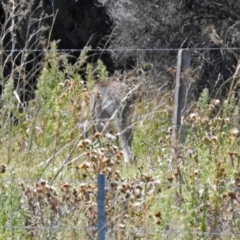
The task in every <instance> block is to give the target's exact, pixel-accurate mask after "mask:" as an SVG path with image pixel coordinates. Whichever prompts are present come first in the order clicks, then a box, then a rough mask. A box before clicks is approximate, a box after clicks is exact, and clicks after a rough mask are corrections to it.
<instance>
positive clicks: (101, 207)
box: [97, 174, 106, 240]
mask: <svg viewBox="0 0 240 240" xmlns="http://www.w3.org/2000/svg"><path fill="white" fill-rule="evenodd" d="M104 188H105V177H104V175H102V174H98V194H97V205H98V240H105V230H106V227H105V224H106V223H105V189H104Z"/></svg>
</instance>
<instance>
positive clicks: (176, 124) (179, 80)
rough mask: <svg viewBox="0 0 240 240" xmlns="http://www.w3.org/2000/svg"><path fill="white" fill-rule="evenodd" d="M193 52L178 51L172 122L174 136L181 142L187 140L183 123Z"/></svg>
mask: <svg viewBox="0 0 240 240" xmlns="http://www.w3.org/2000/svg"><path fill="white" fill-rule="evenodd" d="M190 62H191V52H190V50H185V49H184V50H183V49H180V50H179V51H178V62H177V73H176V86H175V97H174V111H173V122H172V129H173V131H172V138H173V139H174V140H178V141H180V142H181V143H184V141H185V126H184V125H182V117H183V116H184V115H185V113H186V110H187V96H188V89H189V81H188V77H187V73H186V70H187V69H188V68H190Z"/></svg>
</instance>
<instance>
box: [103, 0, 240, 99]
mask: <svg viewBox="0 0 240 240" xmlns="http://www.w3.org/2000/svg"><path fill="white" fill-rule="evenodd" d="M101 2H102V3H103V4H104V6H106V7H107V9H108V11H109V13H110V15H111V17H112V19H113V21H114V23H115V28H114V32H113V39H112V41H111V48H121V49H135V48H139V49H148V48H156V49H159V48H160V49H166V48H171V49H178V48H192V49H193V55H192V56H193V58H192V67H193V68H194V70H195V71H196V73H198V81H197V82H196V83H195V93H199V92H201V91H202V89H203V88H204V87H208V88H209V89H210V92H211V94H212V96H215V94H216V92H217V89H218V88H219V87H220V86H221V85H222V84H223V82H224V81H226V79H228V78H229V77H230V76H232V74H233V73H234V71H235V69H234V68H235V66H236V63H237V60H238V54H239V53H238V52H237V51H235V50H234V51H231V50H225V49H226V48H229V47H239V37H240V32H239V22H238V20H239V18H240V17H239V16H240V15H239V12H240V1H239V0H230V1H225V0H217V1H214V0H206V1H204V0H203V1H202V0H201V1H200V0H183V1H177V0H169V1H160V0H149V1H144V0H130V1H127V0H123V1H110V0H101ZM213 35H215V36H217V37H219V41H217V40H216V39H215V40H214V38H213V37H214V36H213ZM196 48H198V49H197V50H196ZM199 48H211V49H212V50H207V49H202V50H200V49H199ZM215 48H217V49H218V50H217V49H215ZM194 49H195V50H194ZM219 49H220V50H219ZM112 56H113V57H114V59H115V61H116V62H117V64H118V65H120V66H125V67H128V66H127V65H128V62H129V60H131V61H133V62H134V63H135V64H139V63H141V62H150V63H152V64H153V65H154V69H156V72H155V73H154V76H155V81H156V82H159V83H160V85H161V84H163V83H165V82H166V81H167V82H170V83H171V81H172V80H173V78H172V77H171V76H169V74H167V73H166V69H168V68H169V67H170V68H173V67H174V66H175V65H176V56H177V50H172V51H126V50H124V51H116V52H113V54H112ZM222 89H223V91H222V92H220V94H224V93H225V92H226V89H225V90H224V88H222ZM194 95H195V96H197V95H196V94H194Z"/></svg>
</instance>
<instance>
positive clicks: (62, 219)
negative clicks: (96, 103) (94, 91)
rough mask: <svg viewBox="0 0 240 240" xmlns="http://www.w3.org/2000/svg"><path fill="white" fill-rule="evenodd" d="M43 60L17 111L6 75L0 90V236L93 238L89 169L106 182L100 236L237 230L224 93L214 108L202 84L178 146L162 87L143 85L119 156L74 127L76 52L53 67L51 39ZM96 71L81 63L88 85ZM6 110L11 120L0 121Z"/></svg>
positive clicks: (210, 235) (232, 110) (229, 105)
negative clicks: (146, 96)
mask: <svg viewBox="0 0 240 240" xmlns="http://www.w3.org/2000/svg"><path fill="white" fill-rule="evenodd" d="M47 59H48V60H49V63H50V64H48V63H46V65H45V66H44V69H43V71H42V74H41V76H40V77H39V81H38V91H37V93H36V99H35V100H33V101H31V102H30V103H29V105H28V106H27V107H26V108H25V109H24V111H23V112H22V113H18V112H17V110H16V106H15V104H14V101H15V99H14V96H13V95H12V92H11V91H10V90H9V89H11V86H12V85H11V84H12V83H11V81H10V82H9V86H8V88H6V91H5V93H4V97H3V102H2V105H3V106H4V107H3V109H2V110H1V119H0V120H1V121H0V122H1V126H2V128H1V129H0V134H1V139H0V144H1V147H0V156H1V158H0V170H1V171H0V172H1V173H0V203H1V206H2V207H1V210H0V212H1V214H0V223H1V224H0V225H1V227H0V239H95V238H96V230H94V229H93V227H95V224H96V220H97V209H96V191H97V186H96V176H97V174H98V173H104V174H105V176H106V178H107V181H108V185H107V186H106V187H107V188H106V190H107V193H106V211H107V221H108V230H109V231H108V233H107V235H108V237H109V239H214V238H216V239H219V238H220V237H221V239H239V235H240V228H239V217H240V211H239V189H238V187H239V186H240V171H239V168H240V166H239V165H240V163H239V161H240V151H239V148H238V146H239V133H238V131H237V130H238V128H239V122H238V119H239V114H238V111H237V110H238V108H237V106H236V103H235V102H234V101H232V100H231V99H230V100H229V101H225V102H224V104H223V108H222V109H220V111H219V110H218V112H217V111H215V110H216V109H219V108H218V107H219V106H218V105H217V104H218V101H215V102H209V99H208V93H207V91H204V93H203V95H202V96H201V98H200V101H199V103H195V105H196V107H195V108H194V109H192V110H191V113H189V114H188V116H187V117H186V119H185V122H186V142H185V144H184V145H181V144H179V143H177V142H176V141H174V140H173V139H172V137H171V116H172V100H171V99H172V96H171V94H170V93H164V94H162V96H161V95H160V94H159V93H151V94H152V96H154V98H152V101H145V102H144V101H142V102H139V103H137V106H136V116H135V121H134V124H135V125H134V126H135V132H134V141H133V151H134V154H135V156H136V161H135V162H134V163H132V164H130V165H125V164H124V161H123V159H122V157H121V153H120V150H119V148H118V147H117V143H116V142H115V141H110V140H109V139H107V138H105V137H104V136H100V137H95V138H94V137H93V136H91V135H89V139H87V140H86V139H85V138H84V137H83V135H82V133H81V129H80V128H79V127H78V124H79V123H80V122H81V121H82V120H85V118H88V119H89V92H88V91H86V90H85V89H84V86H83V84H82V80H81V78H80V77H79V75H78V74H77V72H78V71H79V70H81V68H82V66H83V65H84V63H85V60H86V59H85V55H84V54H83V55H82V56H81V57H80V59H79V63H78V64H76V65H74V66H70V65H68V64H67V62H66V61H65V60H64V61H63V63H64V66H65V68H64V69H63V71H62V72H60V71H59V70H58V66H59V64H60V63H59V59H58V56H57V55H56V54H54V45H53V53H51V54H50V55H49V56H48V58H47ZM61 64H62V62H61ZM50 66H51V67H50ZM96 72H97V73H98V74H99V75H101V77H102V78H104V77H106V76H107V73H106V69H105V68H104V66H103V65H102V63H101V62H99V63H98V64H97V66H94V65H88V67H87V78H88V80H89V87H90V88H91V87H92V82H91V81H92V80H93V79H94V76H96V75H97V74H96ZM65 76H68V78H67V79H66V78H65ZM135 77H136V78H137V77H138V76H135ZM155 96H156V97H155ZM233 105H234V106H233ZM86 109H87V110H86ZM9 111H12V112H14V113H15V115H16V116H17V117H18V119H19V124H18V125H15V126H12V127H10V121H9V120H10V114H9ZM216 112H217V114H216ZM229 119H230V120H229ZM173 150H174V151H173ZM106 156H108V157H106ZM3 166H5V167H6V171H4V167H3Z"/></svg>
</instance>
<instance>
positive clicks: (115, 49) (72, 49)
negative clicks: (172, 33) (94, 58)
mask: <svg viewBox="0 0 240 240" xmlns="http://www.w3.org/2000/svg"><path fill="white" fill-rule="evenodd" d="M181 49H182V50H189V51H213V50H214V51H219V50H231V51H232V50H240V47H212V48H211V47H205V48H204V47H190V48H106V49H103V48H89V49H88V50H89V51H94V52H122V51H136V52H168V51H175V52H178V51H179V50H181ZM83 50H84V48H67V49H56V50H54V51H56V52H81V51H83ZM2 51H4V52H23V51H25V52H51V51H53V50H51V49H27V48H26V49H12V50H8V49H5V50H2Z"/></svg>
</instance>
